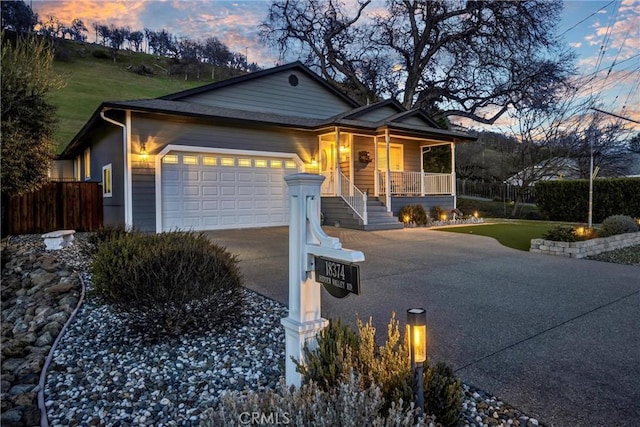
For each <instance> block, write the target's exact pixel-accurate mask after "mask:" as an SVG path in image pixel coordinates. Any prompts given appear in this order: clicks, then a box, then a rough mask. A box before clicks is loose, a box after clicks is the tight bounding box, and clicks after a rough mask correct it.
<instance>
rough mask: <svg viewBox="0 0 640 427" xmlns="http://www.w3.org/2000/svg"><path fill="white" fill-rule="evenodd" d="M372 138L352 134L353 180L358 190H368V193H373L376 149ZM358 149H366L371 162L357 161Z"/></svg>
mask: <svg viewBox="0 0 640 427" xmlns="http://www.w3.org/2000/svg"><path fill="white" fill-rule="evenodd" d="M373 140H374V138H373V137H366V136H359V135H354V137H353V151H354V159H353V160H354V162H353V167H354V170H353V172H354V174H353V181H354V184H355V186H356V187H358V188H359V189H360V191H367V190H369V194H374V190H375V170H376V158H375V157H376V150H375V144H374V141H373ZM360 151H368V152H369V153H370V154H371V159H372V160H373V161H372V162H371V163H360V162H359V161H358V152H360Z"/></svg>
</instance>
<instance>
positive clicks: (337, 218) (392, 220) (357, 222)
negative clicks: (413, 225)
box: [321, 197, 404, 231]
mask: <svg viewBox="0 0 640 427" xmlns="http://www.w3.org/2000/svg"><path fill="white" fill-rule="evenodd" d="M321 210H322V213H323V214H324V223H325V224H327V225H334V224H335V223H336V222H340V226H341V227H344V228H351V229H355V230H366V231H374V230H396V229H400V228H403V227H404V225H403V224H402V223H401V222H399V221H398V218H397V217H395V216H393V214H392V213H391V212H387V209H386V207H385V206H384V205H383V204H382V202H380V201H379V200H378V199H377V198H371V199H369V200H367V219H368V224H367V225H364V224H362V219H361V218H360V217H358V216H357V215H356V214H355V213H354V212H353V211H352V210H351V208H350V207H349V206H348V205H347V204H346V203H345V201H344V200H342V198H340V197H323V198H322V202H321Z"/></svg>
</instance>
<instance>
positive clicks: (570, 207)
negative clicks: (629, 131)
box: [535, 178, 640, 223]
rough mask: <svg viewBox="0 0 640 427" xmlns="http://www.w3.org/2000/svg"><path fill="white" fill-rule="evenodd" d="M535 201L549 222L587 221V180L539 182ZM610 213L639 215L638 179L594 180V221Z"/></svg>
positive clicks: (599, 220) (639, 191)
mask: <svg viewBox="0 0 640 427" xmlns="http://www.w3.org/2000/svg"><path fill="white" fill-rule="evenodd" d="M535 191H536V204H537V205H538V208H539V209H540V212H541V213H542V214H543V215H544V216H545V217H547V218H548V219H550V220H552V221H571V222H586V221H587V219H588V209H589V180H570V181H564V180H563V181H540V182H538V183H536V187H535ZM611 215H628V216H631V217H633V218H638V217H640V178H607V179H596V180H594V181H593V222H595V223H599V222H602V221H603V220H604V219H605V218H607V217H608V216H611Z"/></svg>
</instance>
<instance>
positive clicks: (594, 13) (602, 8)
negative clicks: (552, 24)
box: [559, 0, 615, 37]
mask: <svg viewBox="0 0 640 427" xmlns="http://www.w3.org/2000/svg"><path fill="white" fill-rule="evenodd" d="M611 3H615V0H612V1H610V2H609V3H607V5H606V6H602V7H601V8H600V9H598V10H596V11H595V12H593V13H592V14H591V15H589V16H587V17H586V18H584V19H583V20H582V21H580V22H578V23H577V24H575V25H574V26H572V27H571V28H569V29H568V30H565V31H563V32H562V33H561V34H560V35H559V37H562V36H564V35H565V34H567V33H568V32H569V31H571V30H573V29H574V28H576V27H577V26H578V25H580V24H582V23H583V22H585V21H586V20H587V19H589V18H591V17H592V16H594V15H596V14H597V13H598V12H600V11H602V10H604V9H606V8H607V7H609V6H610V5H611Z"/></svg>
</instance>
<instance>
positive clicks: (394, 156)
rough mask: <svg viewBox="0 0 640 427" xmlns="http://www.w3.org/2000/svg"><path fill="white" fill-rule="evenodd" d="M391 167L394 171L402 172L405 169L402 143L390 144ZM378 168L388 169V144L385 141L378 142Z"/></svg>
mask: <svg viewBox="0 0 640 427" xmlns="http://www.w3.org/2000/svg"><path fill="white" fill-rule="evenodd" d="M389 169H390V170H391V171H392V172H402V171H403V170H404V152H403V146H402V145H400V144H389ZM378 170H383V171H386V170H387V146H386V144H385V143H380V144H378Z"/></svg>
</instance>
